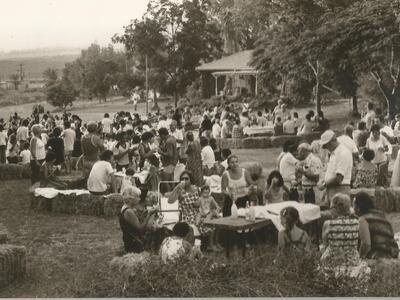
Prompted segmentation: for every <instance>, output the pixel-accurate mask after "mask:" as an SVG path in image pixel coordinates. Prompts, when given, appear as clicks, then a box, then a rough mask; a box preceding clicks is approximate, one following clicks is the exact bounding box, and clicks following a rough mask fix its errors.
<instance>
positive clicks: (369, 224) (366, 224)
mask: <svg viewBox="0 0 400 300" xmlns="http://www.w3.org/2000/svg"><path fill="white" fill-rule="evenodd" d="M354 211H355V212H356V214H357V215H358V216H359V223H360V256H361V258H368V259H378V258H397V257H398V255H399V247H398V245H397V243H396V241H395V240H394V233H393V228H392V225H391V224H390V223H389V222H388V220H387V219H386V218H385V214H384V213H383V212H382V211H380V210H377V209H375V205H374V202H373V201H372V199H371V197H370V196H369V195H368V194H367V193H365V192H359V193H357V195H356V197H355V200H354Z"/></svg>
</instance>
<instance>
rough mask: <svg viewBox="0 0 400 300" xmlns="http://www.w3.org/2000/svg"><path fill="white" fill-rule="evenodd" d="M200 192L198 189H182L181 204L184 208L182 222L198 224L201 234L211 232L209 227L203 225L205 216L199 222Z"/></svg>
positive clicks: (181, 207) (182, 208)
mask: <svg viewBox="0 0 400 300" xmlns="http://www.w3.org/2000/svg"><path fill="white" fill-rule="evenodd" d="M199 198H200V196H199V192H198V190H196V191H195V192H187V191H182V194H181V197H180V201H179V205H180V209H181V210H182V222H186V223H188V224H190V225H196V224H197V228H198V229H199V231H200V233H201V234H206V233H208V232H210V228H207V227H205V226H204V225H203V221H204V217H203V218H201V219H200V222H197V221H198V219H197V217H198V215H199V212H200V210H199V207H197V206H198V203H199Z"/></svg>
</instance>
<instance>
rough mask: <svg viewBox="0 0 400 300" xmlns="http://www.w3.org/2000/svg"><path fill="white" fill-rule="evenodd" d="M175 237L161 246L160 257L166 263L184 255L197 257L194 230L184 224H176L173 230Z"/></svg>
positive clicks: (171, 237)
mask: <svg viewBox="0 0 400 300" xmlns="http://www.w3.org/2000/svg"><path fill="white" fill-rule="evenodd" d="M172 231H173V236H170V237H167V238H165V239H164V241H163V242H162V244H161V247H160V251H159V252H160V257H161V260H162V261H163V262H164V263H167V262H169V261H174V260H176V259H178V258H180V257H182V256H184V255H189V256H190V257H195V256H196V254H198V252H197V253H196V250H195V248H193V245H194V236H193V229H192V228H191V227H190V226H189V225H188V224H187V223H184V222H181V223H176V224H175V226H174V228H173V229H172Z"/></svg>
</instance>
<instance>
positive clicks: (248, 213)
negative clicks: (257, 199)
mask: <svg viewBox="0 0 400 300" xmlns="http://www.w3.org/2000/svg"><path fill="white" fill-rule="evenodd" d="M246 220H250V204H249V201H246Z"/></svg>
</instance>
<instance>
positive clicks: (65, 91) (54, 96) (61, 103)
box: [46, 78, 78, 110]
mask: <svg viewBox="0 0 400 300" xmlns="http://www.w3.org/2000/svg"><path fill="white" fill-rule="evenodd" d="M77 95H78V93H77V91H76V90H75V89H74V87H73V85H72V84H71V82H70V81H69V80H68V79H66V78H62V79H61V80H57V81H55V82H54V83H52V84H51V85H49V86H47V87H46V97H47V101H48V102H49V103H50V104H51V105H53V106H57V107H60V108H62V109H63V110H65V109H66V108H67V107H68V106H72V103H73V102H74V101H75V99H76V97H77Z"/></svg>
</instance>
